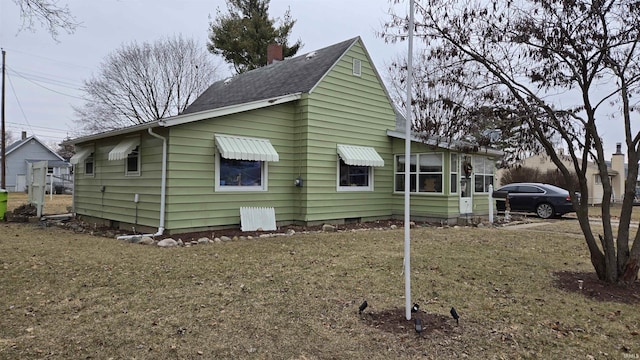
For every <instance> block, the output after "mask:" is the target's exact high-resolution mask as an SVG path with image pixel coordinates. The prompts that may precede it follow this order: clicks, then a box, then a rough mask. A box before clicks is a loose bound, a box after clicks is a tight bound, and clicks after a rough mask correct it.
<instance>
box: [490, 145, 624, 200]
mask: <svg viewBox="0 0 640 360" xmlns="http://www.w3.org/2000/svg"><path fill="white" fill-rule="evenodd" d="M558 154H559V155H560V159H561V160H562V161H563V163H564V164H565V165H566V166H567V168H569V169H573V163H571V157H570V156H569V155H565V154H564V153H563V149H559V150H558ZM519 165H521V166H523V167H528V168H534V169H538V170H540V172H546V171H547V170H554V169H557V167H556V166H555V164H554V163H553V161H551V159H550V158H549V156H548V155H546V154H538V155H534V156H530V157H528V158H526V159H524V160H522V161H521V162H520V163H519ZM505 171H507V170H506V169H500V170H498V172H497V178H498V181H497V184H498V186H501V185H506V184H503V183H502V176H503V175H504V173H505ZM627 171H628V168H627V164H626V163H625V158H624V154H623V153H622V144H621V143H617V144H616V152H615V153H614V154H613V155H611V161H610V162H607V174H606V176H608V177H609V180H610V181H611V188H612V190H613V201H614V202H621V201H622V197H623V196H624V182H625V179H626V178H627ZM601 176H602V174H600V170H598V166H597V165H596V163H595V162H592V161H590V162H589V164H588V165H587V171H586V178H587V188H588V190H589V194H588V197H589V204H592V205H597V204H601V203H602V194H603V189H602V181H601V180H600V179H601Z"/></svg>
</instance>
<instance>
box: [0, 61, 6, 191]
mask: <svg viewBox="0 0 640 360" xmlns="http://www.w3.org/2000/svg"><path fill="white" fill-rule="evenodd" d="M6 55H7V52H6V51H4V49H2V99H0V101H1V102H2V135H0V136H2V149H0V155H2V168H0V170H2V178H1V179H0V189H6V188H7V175H6V174H7V144H5V142H6V141H7V140H6V139H7V137H6V134H5V128H4V83H5V82H6V78H5V68H6V66H5V64H4V63H5V58H6Z"/></svg>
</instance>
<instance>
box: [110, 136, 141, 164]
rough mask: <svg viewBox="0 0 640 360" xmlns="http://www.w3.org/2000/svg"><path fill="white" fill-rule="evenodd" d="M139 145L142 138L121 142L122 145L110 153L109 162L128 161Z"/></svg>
mask: <svg viewBox="0 0 640 360" xmlns="http://www.w3.org/2000/svg"><path fill="white" fill-rule="evenodd" d="M138 145H140V138H137V137H135V138H128V139H124V140H122V141H120V143H119V144H118V145H116V147H114V148H113V150H111V151H110V152H109V160H124V159H126V158H127V156H128V155H129V154H131V152H132V151H133V149H135V148H136V146H138Z"/></svg>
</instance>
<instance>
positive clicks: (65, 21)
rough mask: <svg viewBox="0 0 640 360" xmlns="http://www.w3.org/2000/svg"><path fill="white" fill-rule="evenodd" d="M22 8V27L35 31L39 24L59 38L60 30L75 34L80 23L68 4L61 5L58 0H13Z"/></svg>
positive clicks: (52, 35)
mask: <svg viewBox="0 0 640 360" xmlns="http://www.w3.org/2000/svg"><path fill="white" fill-rule="evenodd" d="M13 2H14V3H15V4H16V5H17V6H18V7H19V8H20V17H21V18H22V29H28V30H32V31H35V29H36V27H37V26H38V25H39V26H41V27H43V28H45V29H46V30H47V31H48V32H49V34H51V37H53V38H54V39H57V38H58V35H59V34H60V30H63V31H65V32H66V33H68V34H73V33H74V32H75V30H76V28H77V27H78V26H79V25H80V23H79V22H78V21H77V20H76V18H75V17H74V16H73V15H72V14H71V11H70V10H69V6H68V5H60V4H59V1H58V0H13Z"/></svg>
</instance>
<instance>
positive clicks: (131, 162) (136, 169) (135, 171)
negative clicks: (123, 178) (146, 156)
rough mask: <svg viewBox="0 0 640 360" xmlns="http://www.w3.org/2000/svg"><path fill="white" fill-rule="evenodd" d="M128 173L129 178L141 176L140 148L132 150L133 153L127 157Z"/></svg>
mask: <svg viewBox="0 0 640 360" xmlns="http://www.w3.org/2000/svg"><path fill="white" fill-rule="evenodd" d="M126 167H127V169H126V172H125V174H126V175H127V176H135V175H140V147H139V146H136V148H135V149H133V150H131V152H130V153H129V154H128V155H127V164H126Z"/></svg>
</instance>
